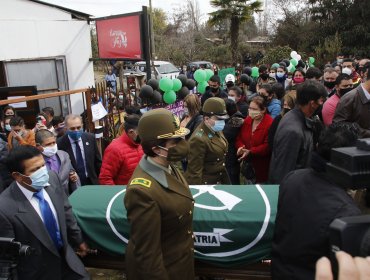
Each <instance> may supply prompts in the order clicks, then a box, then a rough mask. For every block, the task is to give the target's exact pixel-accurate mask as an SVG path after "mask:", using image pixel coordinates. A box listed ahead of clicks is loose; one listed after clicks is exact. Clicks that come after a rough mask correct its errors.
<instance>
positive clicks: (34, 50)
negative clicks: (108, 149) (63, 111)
mask: <svg viewBox="0 0 370 280" xmlns="http://www.w3.org/2000/svg"><path fill="white" fill-rule="evenodd" d="M0 6H1V8H0V42H1V43H0V60H3V61H9V60H32V59H38V58H46V57H56V56H65V58H66V64H67V73H68V84H69V89H70V90H73V89H79V88H85V87H89V86H93V85H94V70H93V64H92V62H90V61H89V58H90V57H91V41H90V27H89V25H88V23H87V22H86V21H80V20H74V19H72V18H71V15H70V14H69V13H66V12H64V11H60V10H58V9H56V8H52V7H48V6H44V5H40V4H37V3H33V2H30V1H27V0H0ZM12 17H15V19H14V18H12ZM70 100H71V105H72V112H73V113H77V114H79V113H81V112H82V111H83V102H82V94H75V95H71V97H70Z"/></svg>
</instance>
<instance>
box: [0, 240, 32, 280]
mask: <svg viewBox="0 0 370 280" xmlns="http://www.w3.org/2000/svg"><path fill="white" fill-rule="evenodd" d="M33 252H34V250H33V249H32V248H31V247H30V246H27V245H23V244H21V243H20V242H17V241H15V240H14V239H13V238H6V237H0V279H1V280H7V279H17V278H16V267H17V264H18V260H19V258H20V257H27V256H30V255H32V254H33Z"/></svg>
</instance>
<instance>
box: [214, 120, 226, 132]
mask: <svg viewBox="0 0 370 280" xmlns="http://www.w3.org/2000/svg"><path fill="white" fill-rule="evenodd" d="M224 127H225V120H217V121H215V124H214V126H212V129H213V131H215V132H218V131H222V130H223V129H224Z"/></svg>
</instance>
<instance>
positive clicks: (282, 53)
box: [260, 46, 292, 65]
mask: <svg viewBox="0 0 370 280" xmlns="http://www.w3.org/2000/svg"><path fill="white" fill-rule="evenodd" d="M291 51H292V49H291V48H290V47H289V46H283V47H280V46H278V47H274V48H271V49H269V50H268V51H267V52H266V54H265V56H264V57H263V59H262V60H261V61H260V63H261V64H267V65H272V64H274V63H279V62H280V61H282V60H283V59H289V58H290V53H291Z"/></svg>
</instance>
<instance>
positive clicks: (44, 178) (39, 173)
mask: <svg viewBox="0 0 370 280" xmlns="http://www.w3.org/2000/svg"><path fill="white" fill-rule="evenodd" d="M28 177H29V178H30V179H31V182H32V183H31V185H29V186H30V187H32V188H34V189H35V190H36V191H39V190H41V189H43V188H44V187H46V186H49V185H50V184H49V174H48V170H47V169H46V166H43V167H41V168H40V169H38V170H36V171H35V172H33V173H32V174H31V175H30V176H28Z"/></svg>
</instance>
